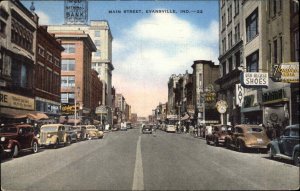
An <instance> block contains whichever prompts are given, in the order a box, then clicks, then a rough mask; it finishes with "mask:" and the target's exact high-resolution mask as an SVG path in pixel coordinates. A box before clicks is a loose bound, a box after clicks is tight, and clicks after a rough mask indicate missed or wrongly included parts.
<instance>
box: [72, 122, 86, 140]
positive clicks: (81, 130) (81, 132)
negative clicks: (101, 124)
mask: <svg viewBox="0 0 300 191" xmlns="http://www.w3.org/2000/svg"><path fill="white" fill-rule="evenodd" d="M72 128H73V130H74V131H75V132H76V134H77V140H80V141H84V140H86V139H87V132H86V127H85V125H77V126H73V127H72Z"/></svg>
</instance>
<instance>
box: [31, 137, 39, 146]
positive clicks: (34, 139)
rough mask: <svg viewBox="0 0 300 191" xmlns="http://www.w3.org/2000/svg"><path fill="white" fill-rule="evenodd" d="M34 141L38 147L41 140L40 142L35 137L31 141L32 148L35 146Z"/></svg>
mask: <svg viewBox="0 0 300 191" xmlns="http://www.w3.org/2000/svg"><path fill="white" fill-rule="evenodd" d="M34 141H36V142H37V143H38V145H39V140H38V138H36V137H33V138H32V141H31V146H32V145H33V142H34Z"/></svg>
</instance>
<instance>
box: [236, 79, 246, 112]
mask: <svg viewBox="0 0 300 191" xmlns="http://www.w3.org/2000/svg"><path fill="white" fill-rule="evenodd" d="M235 101H236V105H238V106H240V107H242V105H243V102H244V88H243V86H242V85H241V84H235Z"/></svg>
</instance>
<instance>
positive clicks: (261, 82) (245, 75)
mask: <svg viewBox="0 0 300 191" xmlns="http://www.w3.org/2000/svg"><path fill="white" fill-rule="evenodd" d="M241 84H242V86H243V87H268V85H269V75H268V73H262V72H242V73H241Z"/></svg>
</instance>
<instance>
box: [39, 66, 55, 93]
mask: <svg viewBox="0 0 300 191" xmlns="http://www.w3.org/2000/svg"><path fill="white" fill-rule="evenodd" d="M36 87H37V88H39V89H41V90H44V91H47V92H50V93H52V94H56V95H59V93H60V76H59V74H58V73H56V72H55V71H54V70H52V69H51V68H49V67H47V66H45V65H44V64H43V63H38V64H37V67H36Z"/></svg>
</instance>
